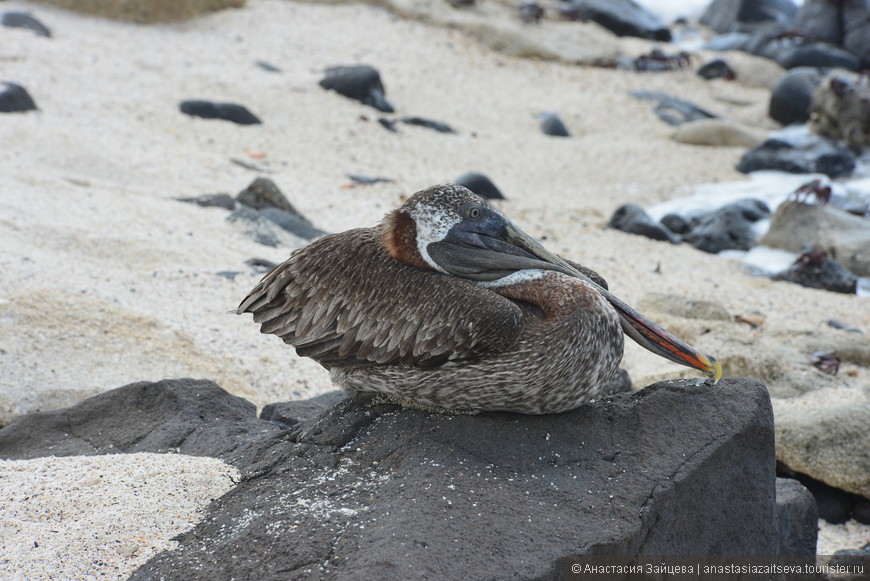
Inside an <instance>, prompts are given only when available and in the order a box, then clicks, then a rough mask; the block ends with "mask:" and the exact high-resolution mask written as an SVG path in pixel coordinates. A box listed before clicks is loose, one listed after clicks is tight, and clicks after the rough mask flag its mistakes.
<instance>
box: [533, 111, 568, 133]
mask: <svg viewBox="0 0 870 581" xmlns="http://www.w3.org/2000/svg"><path fill="white" fill-rule="evenodd" d="M538 118H539V119H540V120H541V131H542V132H543V133H544V135H550V136H552V137H571V133H569V132H568V128H567V127H565V124H564V123H563V122H562V119H561V118H560V117H559V116H558V115H556V114H555V113H541V114H540V115H539V116H538Z"/></svg>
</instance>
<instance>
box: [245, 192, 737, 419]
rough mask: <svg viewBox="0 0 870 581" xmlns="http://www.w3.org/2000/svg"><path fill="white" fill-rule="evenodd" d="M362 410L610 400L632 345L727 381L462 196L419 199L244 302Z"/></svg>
mask: <svg viewBox="0 0 870 581" xmlns="http://www.w3.org/2000/svg"><path fill="white" fill-rule="evenodd" d="M236 312H237V313H238V314H242V313H253V315H254V321H255V322H257V323H260V324H261V325H262V326H261V329H260V330H261V332H263V333H273V334H275V335H278V336H279V337H281V338H282V339H283V340H284V342H285V343H289V344H290V345H293V346H294V347H296V352H297V353H298V354H299V355H302V356H306V357H311V358H312V359H314V360H315V361H317V362H319V363H320V364H321V365H323V366H324V367H326V368H327V369H328V370H329V371H330V375H331V377H332V380H333V381H334V382H335V383H337V384H338V385H339V386H341V387H342V388H343V389H344V390H345V391H347V392H348V393H349V394H351V395H352V396H355V397H360V396H363V398H364V397H365V396H367V395H369V394H370V393H371V392H374V393H378V394H386V395H387V396H389V397H390V398H392V399H394V400H396V399H397V400H399V401H405V402H411V403H414V404H424V405H427V406H436V407H441V408H448V409H452V410H460V409H472V410H504V411H515V412H521V413H527V414H545V413H556V412H561V411H566V410H570V409H573V408H575V407H577V406H579V405H580V404H582V403H584V402H587V401H589V400H591V399H594V398H595V397H597V396H598V395H600V394H601V392H602V389H603V388H604V386H605V385H606V384H607V382H608V380H609V379H610V378H611V377H612V376H613V374H614V373H615V372H616V370H617V367H618V365H619V362H620V360H621V358H622V350H623V332H624V333H625V334H627V335H628V336H629V337H631V338H632V339H634V340H635V341H637V342H638V343H640V344H641V345H642V346H644V347H646V348H647V349H649V350H650V351H652V352H653V353H657V354H658V355H661V356H663V357H666V358H667V359H670V360H671V361H675V362H677V363H680V364H682V365H687V366H689V367H693V368H695V369H698V370H701V371H703V372H704V373H706V374H707V375H709V376H710V377H712V378H713V380H714V381H717V380H718V379H719V377H720V376H721V374H722V370H721V367H720V365H719V363H718V362H716V360H715V359H714V358H713V357H710V356H707V355H704V354H702V353H700V352H698V351H697V350H695V349H693V348H692V347H690V346H688V345H686V344H685V343H683V342H682V341H680V340H679V339H677V338H676V337H674V336H673V335H671V334H670V333H668V332H667V331H665V330H664V329H662V328H661V327H659V326H658V325H656V324H655V323H653V322H651V321H649V320H648V319H647V318H645V317H644V316H642V315H640V314H639V313H637V312H636V311H634V310H633V309H632V308H631V307H629V306H628V305H626V304H625V303H623V302H622V301H621V300H619V299H618V298H616V297H615V296H613V295H612V294H611V293H610V292H609V291H608V290H607V283H606V282H605V281H604V279H603V278H602V277H601V276H600V275H598V273H596V272H595V271H593V270H591V269H589V268H586V267H583V266H580V265H579V264H576V263H574V262H570V261H567V260H564V259H562V258H560V257H559V256H556V255H555V254H553V253H551V252H549V251H548V250H546V249H545V248H544V247H543V246H541V245H540V244H539V243H538V242H536V241H535V240H534V239H533V238H531V237H530V236H529V235H528V234H526V233H525V232H523V231H522V230H520V229H519V228H518V227H517V226H515V225H514V224H513V223H512V222H511V221H510V220H508V219H507V218H506V217H504V216H503V215H502V214H501V213H500V212H498V211H497V210H496V209H495V208H493V207H492V206H490V205H489V204H487V203H486V202H484V201H483V199H482V198H480V197H478V196H476V195H475V194H473V193H471V192H470V191H469V190H467V189H465V188H463V187H462V186H457V185H440V186H435V187H432V188H429V189H427V190H423V191H422V192H418V193H416V194H414V195H413V196H411V197H410V198H409V199H408V200H407V202H405V203H404V204H403V205H402V206H401V207H399V208H398V209H396V210H394V211H392V212H390V213H389V214H387V216H386V217H385V218H384V220H383V221H382V222H381V223H380V224H379V225H378V226H375V227H374V228H359V229H355V230H349V231H347V232H343V233H341V234H333V235H330V236H324V237H323V238H320V239H318V240H316V241H314V242H312V243H311V244H309V245H308V246H306V247H304V248H301V249H299V250H296V251H294V252H293V253H292V254H291V255H290V258H289V259H288V260H287V261H286V262H284V263H283V264H281V265H279V266H277V267H276V268H275V269H274V270H272V271H271V272H270V273H268V274H267V275H266V276H265V277H263V279H262V280H261V281H260V283H259V284H258V285H257V286H256V287H255V288H254V289H253V290H252V291H251V292H250V293H249V294H248V296H247V297H246V298H245V299H244V300H243V301H242V303H241V305H239V308H238V309H237V311H236Z"/></svg>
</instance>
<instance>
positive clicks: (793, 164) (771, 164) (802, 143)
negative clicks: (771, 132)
mask: <svg viewBox="0 0 870 581" xmlns="http://www.w3.org/2000/svg"><path fill="white" fill-rule="evenodd" d="M761 169H775V170H780V171H785V172H789V173H823V174H825V175H827V176H830V177H832V178H837V177H843V176H848V175H850V174H851V173H852V172H853V171H854V170H855V155H854V154H853V153H852V152H851V151H849V148H848V147H846V146H845V145H843V144H842V143H839V142H837V141H831V140H829V139H825V138H823V137H818V136H815V135H811V134H809V133H801V134H797V133H795V132H790V133H789V134H785V133H784V132H783V133H780V134H778V135H776V136H772V137H769V138H768V139H766V140H765V141H764V142H763V143H761V144H760V145H758V146H756V147H753V148H752V149H750V150H749V151H747V152H746V153H745V154H743V157H741V158H740V161H739V162H738V163H737V171H740V172H742V173H750V172H753V171H758V170H761Z"/></svg>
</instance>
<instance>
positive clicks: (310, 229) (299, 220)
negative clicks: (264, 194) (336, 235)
mask: <svg viewBox="0 0 870 581" xmlns="http://www.w3.org/2000/svg"><path fill="white" fill-rule="evenodd" d="M260 215H261V216H263V217H264V218H266V219H267V220H269V221H271V222H274V223H275V224H277V225H278V226H280V227H281V228H283V229H284V230H286V231H287V232H290V233H291V234H293V235H294V236H298V237H300V238H304V239H305V240H313V239H314V238H319V237H321V236H323V235H325V234H327V233H326V232H324V231H323V230H321V229H320V228H316V227H315V226H314V225H313V224H312V223H311V222H309V221H308V220H307V219H306V218H304V217H303V216H300V215H299V214H291V213H290V212H288V211H286V210H282V209H280V208H272V207H267V208H262V209H260Z"/></svg>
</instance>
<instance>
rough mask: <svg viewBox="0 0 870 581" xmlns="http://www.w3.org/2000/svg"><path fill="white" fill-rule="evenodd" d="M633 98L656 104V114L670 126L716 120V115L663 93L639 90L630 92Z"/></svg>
mask: <svg viewBox="0 0 870 581" xmlns="http://www.w3.org/2000/svg"><path fill="white" fill-rule="evenodd" d="M630 94H631V95H632V96H633V97H636V98H638V99H640V100H642V101H652V102H653V103H655V104H656V105H655V109H654V111H655V114H656V115H658V117H659V119H661V120H662V121H664V122H665V123H667V124H668V125H673V126H675V127H676V126H678V125H682V124H683V123H687V122H689V121H696V120H698V119H715V118H716V115H714V114H713V113H710V112H709V111H706V110H704V109H702V108H701V107H698V106H697V105H695V104H694V103H691V102H689V101H686V100H683V99H679V98H677V97H674V96H673V95H668V94H667V93H664V92H662V91H647V90H645V89H637V90H634V91H630Z"/></svg>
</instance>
